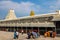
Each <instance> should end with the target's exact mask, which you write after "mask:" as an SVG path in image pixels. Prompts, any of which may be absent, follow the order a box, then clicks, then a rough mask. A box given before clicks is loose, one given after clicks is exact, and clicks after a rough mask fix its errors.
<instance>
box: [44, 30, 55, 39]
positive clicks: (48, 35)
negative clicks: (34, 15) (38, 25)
mask: <svg viewBox="0 0 60 40" xmlns="http://www.w3.org/2000/svg"><path fill="white" fill-rule="evenodd" d="M55 36H56V32H55V31H47V32H45V33H44V37H52V38H55Z"/></svg>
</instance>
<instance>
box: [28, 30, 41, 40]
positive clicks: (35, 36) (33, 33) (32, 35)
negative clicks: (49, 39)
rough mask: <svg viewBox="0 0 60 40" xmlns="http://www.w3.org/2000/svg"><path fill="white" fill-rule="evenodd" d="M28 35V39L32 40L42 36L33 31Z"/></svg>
mask: <svg viewBox="0 0 60 40" xmlns="http://www.w3.org/2000/svg"><path fill="white" fill-rule="evenodd" d="M27 35H28V37H27V39H30V38H33V39H35V38H38V37H39V36H40V34H39V33H38V32H35V31H31V30H29V32H28V33H27Z"/></svg>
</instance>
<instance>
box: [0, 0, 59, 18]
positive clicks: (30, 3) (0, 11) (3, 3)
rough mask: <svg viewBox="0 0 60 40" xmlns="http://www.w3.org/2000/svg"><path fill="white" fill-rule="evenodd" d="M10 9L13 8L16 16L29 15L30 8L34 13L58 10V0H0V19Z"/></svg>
mask: <svg viewBox="0 0 60 40" xmlns="http://www.w3.org/2000/svg"><path fill="white" fill-rule="evenodd" d="M10 9H14V11H15V14H16V16H17V18H18V17H24V16H29V15H30V11H31V10H33V11H34V13H35V15H39V14H47V13H52V12H55V11H56V10H60V0H0V19H4V18H5V17H6V15H7V14H8V11H9V10H10Z"/></svg>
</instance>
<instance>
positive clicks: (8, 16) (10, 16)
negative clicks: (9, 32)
mask: <svg viewBox="0 0 60 40" xmlns="http://www.w3.org/2000/svg"><path fill="white" fill-rule="evenodd" d="M6 19H8V20H10V19H16V15H15V13H14V10H13V9H10V10H9V12H8V15H7V16H6Z"/></svg>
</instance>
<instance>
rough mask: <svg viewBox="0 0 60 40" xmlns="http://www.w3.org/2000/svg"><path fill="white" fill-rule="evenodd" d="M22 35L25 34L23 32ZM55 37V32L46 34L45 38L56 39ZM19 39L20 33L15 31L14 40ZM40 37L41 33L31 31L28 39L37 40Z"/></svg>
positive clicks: (28, 33)
mask: <svg viewBox="0 0 60 40" xmlns="http://www.w3.org/2000/svg"><path fill="white" fill-rule="evenodd" d="M21 33H22V34H23V33H24V31H23V30H22V31H21ZM55 36H56V32H54V31H47V32H45V33H44V37H53V38H54V37H55ZM18 37H19V32H18V31H14V39H18ZM38 37H40V33H39V32H37V31H31V30H29V31H28V32H27V39H30V38H33V39H35V38H38Z"/></svg>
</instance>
